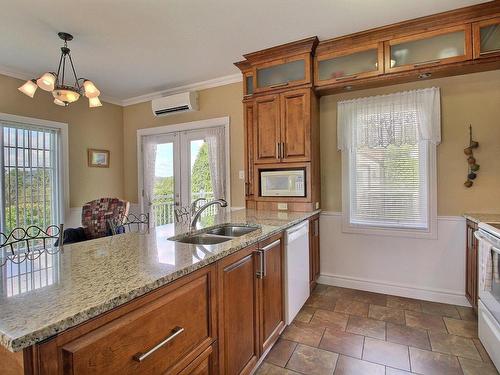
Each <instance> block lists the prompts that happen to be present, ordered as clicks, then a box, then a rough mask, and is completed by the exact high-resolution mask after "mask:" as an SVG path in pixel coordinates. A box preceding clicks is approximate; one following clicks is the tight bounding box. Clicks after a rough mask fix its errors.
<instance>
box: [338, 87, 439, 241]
mask: <svg viewBox="0 0 500 375" xmlns="http://www.w3.org/2000/svg"><path fill="white" fill-rule="evenodd" d="M440 118H441V114H440V93H439V89H438V88H429V89H422V90H414V91H407V92H401V93H395V94H390V95H381V96H375V97H368V98H361V99H355V100H348V101H342V102H339V103H338V148H339V150H341V151H342V159H343V166H342V169H343V173H342V176H343V217H344V219H343V230H344V231H347V232H358V233H359V232H361V233H373V234H389V235H410V236H414V235H417V236H424V237H434V236H435V234H436V233H435V232H436V215H437V213H436V210H437V208H436V156H435V154H436V145H437V144H439V142H440V140H441V131H440V127H441V125H440V121H441V120H440Z"/></svg>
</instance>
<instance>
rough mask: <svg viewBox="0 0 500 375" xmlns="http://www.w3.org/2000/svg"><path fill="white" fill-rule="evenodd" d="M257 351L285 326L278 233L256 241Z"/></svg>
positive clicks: (276, 337)
mask: <svg viewBox="0 0 500 375" xmlns="http://www.w3.org/2000/svg"><path fill="white" fill-rule="evenodd" d="M259 257H260V258H259V267H260V269H259V271H258V275H259V281H260V283H259V284H260V285H259V289H260V353H261V354H262V353H264V352H265V351H266V350H267V349H269V348H270V347H271V346H272V345H273V344H274V343H275V342H276V340H277V339H278V337H279V335H280V333H281V331H282V330H283V328H284V327H285V304H284V287H285V285H284V282H285V280H284V246H283V239H282V235H279V236H273V237H271V238H270V239H268V240H266V241H263V242H261V243H259Z"/></svg>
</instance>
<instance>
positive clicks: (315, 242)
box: [309, 215, 320, 291]
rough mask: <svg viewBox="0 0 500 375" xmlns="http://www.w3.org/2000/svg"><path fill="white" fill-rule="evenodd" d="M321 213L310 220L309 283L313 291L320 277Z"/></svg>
mask: <svg viewBox="0 0 500 375" xmlns="http://www.w3.org/2000/svg"><path fill="white" fill-rule="evenodd" d="M319 264H320V263H319V215H317V216H314V217H312V218H311V219H310V221H309V284H310V287H311V291H312V290H313V289H314V288H315V286H316V280H317V279H318V277H319Z"/></svg>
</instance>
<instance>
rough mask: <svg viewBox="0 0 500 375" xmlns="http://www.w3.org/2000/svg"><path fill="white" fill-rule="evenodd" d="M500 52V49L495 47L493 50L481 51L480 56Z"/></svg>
mask: <svg viewBox="0 0 500 375" xmlns="http://www.w3.org/2000/svg"><path fill="white" fill-rule="evenodd" d="M499 52H500V49H494V50H491V51H484V52H479V56H485V55H491V54H493V53H499Z"/></svg>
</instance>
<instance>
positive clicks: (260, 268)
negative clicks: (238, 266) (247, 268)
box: [255, 249, 264, 279]
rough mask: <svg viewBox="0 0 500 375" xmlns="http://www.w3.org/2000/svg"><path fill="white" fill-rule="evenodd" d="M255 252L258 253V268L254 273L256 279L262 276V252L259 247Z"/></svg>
mask: <svg viewBox="0 0 500 375" xmlns="http://www.w3.org/2000/svg"><path fill="white" fill-rule="evenodd" d="M255 252H256V253H257V254H258V255H259V270H258V271H257V272H256V273H255V274H256V276H257V279H263V278H264V252H263V251H262V250H261V249H259V250H255Z"/></svg>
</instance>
